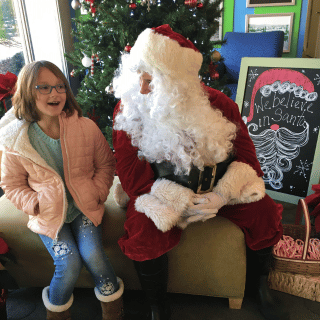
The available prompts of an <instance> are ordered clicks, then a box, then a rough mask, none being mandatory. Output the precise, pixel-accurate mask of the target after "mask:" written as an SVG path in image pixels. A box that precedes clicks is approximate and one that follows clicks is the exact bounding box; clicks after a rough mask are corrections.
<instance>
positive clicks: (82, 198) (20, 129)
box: [0, 108, 115, 239]
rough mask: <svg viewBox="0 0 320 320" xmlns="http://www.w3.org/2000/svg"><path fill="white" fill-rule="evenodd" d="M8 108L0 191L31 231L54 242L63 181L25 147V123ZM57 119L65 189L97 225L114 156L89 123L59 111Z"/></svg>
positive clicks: (1, 140)
mask: <svg viewBox="0 0 320 320" xmlns="http://www.w3.org/2000/svg"><path fill="white" fill-rule="evenodd" d="M12 109H13V108H12ZM12 109H11V110H12ZM11 110H9V111H8V112H7V114H6V115H5V116H4V117H3V118H2V119H1V121H0V146H1V148H2V150H3V151H4V152H3V154H2V165H1V180H2V181H1V187H2V188H3V190H4V191H5V194H6V197H7V198H8V199H9V200H10V201H11V202H12V203H13V204H14V205H15V206H16V207H17V208H18V209H20V210H23V211H24V212H25V213H27V214H28V215H29V222H28V227H29V228H30V229H31V230H32V231H33V232H36V233H40V234H44V235H46V236H48V237H50V238H52V239H55V238H56V237H57V235H58V233H59V231H60V229H61V227H62V226H63V223H64V221H65V216H66V211H67V198H66V193H65V186H64V183H63V181H62V178H61V177H60V176H59V174H58V173H57V172H55V171H54V170H53V169H52V168H51V167H50V166H49V165H48V164H47V163H46V161H45V160H44V159H43V158H42V157H40V155H39V154H38V153H37V152H36V151H35V150H34V148H33V147H32V146H31V144H30V141H29V137H28V127H29V124H30V123H28V122H26V121H23V120H22V121H21V120H18V119H16V118H15V117H14V114H13V112H12V111H11ZM59 121H60V141H61V148H62V155H63V164H64V172H65V182H66V186H67V187H68V189H69V191H70V193H71V195H72V197H73V199H74V200H75V203H76V205H77V206H78V207H79V209H80V210H81V211H82V212H83V213H84V214H85V215H86V216H87V217H88V218H89V219H90V220H91V221H92V222H93V223H94V225H95V226H97V225H99V224H100V223H101V220H102V216H103V214H104V202H105V201H106V199H107V197H108V194H109V189H110V187H111V186H112V183H113V178H114V171H115V158H114V156H113V153H112V150H111V149H110V147H109V145H108V143H107V141H106V139H105V138H104V136H103V134H102V133H101V131H100V129H99V128H98V127H97V125H96V124H95V123H94V122H93V121H92V120H90V119H88V118H84V117H78V115H77V113H75V114H74V115H73V116H71V117H69V118H67V117H66V115H65V113H64V112H63V113H62V114H61V115H60V117H59ZM37 204H39V213H38V214H36V213H35V207H36V206H37Z"/></svg>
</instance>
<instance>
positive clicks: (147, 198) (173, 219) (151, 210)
mask: <svg viewBox="0 0 320 320" xmlns="http://www.w3.org/2000/svg"><path fill="white" fill-rule="evenodd" d="M135 208H136V210H137V211H139V212H142V213H144V214H145V215H146V216H147V217H148V218H150V219H151V220H152V221H153V222H154V224H155V225H156V227H157V228H158V229H159V230H161V231H162V232H166V231H168V230H170V229H171V228H173V227H174V226H175V225H177V223H178V221H179V220H180V216H181V213H180V212H177V211H175V210H174V209H173V208H172V207H170V206H168V205H167V204H165V203H163V202H161V201H160V200H159V199H158V198H156V197H155V196H153V195H151V194H149V193H147V194H144V195H142V196H140V197H138V198H137V199H136V201H135Z"/></svg>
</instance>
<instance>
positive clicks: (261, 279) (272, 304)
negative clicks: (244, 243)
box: [246, 247, 290, 320]
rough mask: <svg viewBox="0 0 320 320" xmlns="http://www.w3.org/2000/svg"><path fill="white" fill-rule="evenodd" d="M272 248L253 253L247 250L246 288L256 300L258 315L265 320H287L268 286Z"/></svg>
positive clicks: (285, 312) (283, 310)
mask: <svg viewBox="0 0 320 320" xmlns="http://www.w3.org/2000/svg"><path fill="white" fill-rule="evenodd" d="M271 263H272V247H267V248H264V249H261V250H257V251H253V250H251V249H249V248H247V266H248V267H247V288H246V291H249V292H250V293H251V294H254V296H255V297H256V298H257V302H258V305H259V310H260V313H261V314H262V315H263V316H264V318H265V319H266V320H289V319H290V316H289V312H288V311H287V310H286V309H285V308H284V306H283V305H281V301H279V300H278V299H276V297H274V295H273V294H272V290H270V288H269V285H268V276H269V271H270V269H271Z"/></svg>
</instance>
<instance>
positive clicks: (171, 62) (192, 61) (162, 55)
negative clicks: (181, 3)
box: [130, 24, 203, 80]
mask: <svg viewBox="0 0 320 320" xmlns="http://www.w3.org/2000/svg"><path fill="white" fill-rule="evenodd" d="M130 56H131V57H132V58H133V59H135V60H137V61H138V60H139V59H141V60H142V61H143V62H144V63H145V64H146V65H147V66H150V67H152V68H157V69H158V70H160V71H161V72H162V73H163V74H165V75H170V76H172V77H177V78H184V79H185V80H191V79H192V78H193V79H195V77H197V78H198V73H199V70H200V67H201V64H202V60H203V58H202V54H201V53H200V51H199V50H198V49H197V48H196V47H195V45H194V44H193V43H192V42H191V41H190V40H188V39H186V38H185V37H184V36H182V35H181V34H179V33H177V32H174V31H173V30H172V29H171V27H170V26H169V25H168V24H165V25H162V26H159V27H157V28H147V29H145V30H144V31H143V32H141V33H140V35H139V36H138V38H137V40H136V42H135V44H134V46H133V47H132V48H131V51H130Z"/></svg>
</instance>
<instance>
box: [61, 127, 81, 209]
mask: <svg viewBox="0 0 320 320" xmlns="http://www.w3.org/2000/svg"><path fill="white" fill-rule="evenodd" d="M62 123H63V121H62ZM63 126H64V123H63ZM63 144H64V148H65V150H66V155H67V169H68V178H69V184H70V186H71V188H72V190H73V191H74V193H75V194H76V196H77V198H78V201H79V203H80V204H81V206H82V202H81V200H80V196H79V194H78V192H77V191H76V189H75V188H74V187H73V185H72V183H71V177H70V170H69V168H70V166H69V154H68V149H67V144H66V139H65V130H64V128H63ZM79 209H80V208H79ZM81 212H82V210H81Z"/></svg>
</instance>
